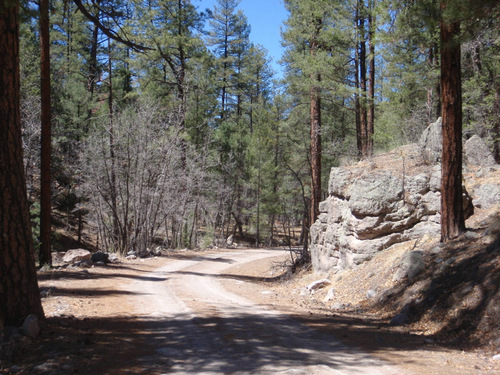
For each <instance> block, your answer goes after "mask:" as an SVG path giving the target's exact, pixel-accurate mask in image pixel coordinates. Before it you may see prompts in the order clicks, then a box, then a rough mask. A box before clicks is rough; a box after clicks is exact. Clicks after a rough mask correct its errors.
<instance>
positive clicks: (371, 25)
mask: <svg viewBox="0 0 500 375" xmlns="http://www.w3.org/2000/svg"><path fill="white" fill-rule="evenodd" d="M368 12H369V13H368V45H369V57H368V65H369V67H370V73H369V80H368V83H369V86H368V119H367V127H366V156H367V157H371V156H373V134H374V132H375V38H374V34H375V15H374V14H373V13H374V0H370V2H369V8H368Z"/></svg>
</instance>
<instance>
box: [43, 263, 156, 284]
mask: <svg viewBox="0 0 500 375" xmlns="http://www.w3.org/2000/svg"><path fill="white" fill-rule="evenodd" d="M106 267H107V268H112V269H113V270H123V273H116V272H114V273H100V272H91V271H90V272H89V271H88V270H87V269H77V270H74V271H72V270H71V269H63V270H57V271H51V272H40V273H38V280H39V281H45V280H64V279H67V280H97V279H115V278H124V279H133V280H140V281H158V282H161V281H165V280H166V278H164V277H157V276H137V274H138V273H144V274H146V275H151V271H150V270H141V269H138V268H134V267H132V266H123V265H116V264H110V265H108V266H106ZM126 272H130V274H128V273H126Z"/></svg>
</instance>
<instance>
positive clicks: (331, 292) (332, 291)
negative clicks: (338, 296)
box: [323, 287, 335, 302]
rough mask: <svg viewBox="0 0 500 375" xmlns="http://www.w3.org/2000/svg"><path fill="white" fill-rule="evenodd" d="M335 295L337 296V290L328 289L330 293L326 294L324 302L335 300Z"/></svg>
mask: <svg viewBox="0 0 500 375" xmlns="http://www.w3.org/2000/svg"><path fill="white" fill-rule="evenodd" d="M334 295H335V288H334V287H331V288H330V289H328V292H327V293H326V296H325V298H324V299H323V302H328V301H331V300H332V299H333V296H334Z"/></svg>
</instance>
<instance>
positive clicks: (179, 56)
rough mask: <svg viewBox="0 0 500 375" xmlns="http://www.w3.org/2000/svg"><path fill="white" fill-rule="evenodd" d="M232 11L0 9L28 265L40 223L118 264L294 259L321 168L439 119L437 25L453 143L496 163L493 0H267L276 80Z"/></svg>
mask: <svg viewBox="0 0 500 375" xmlns="http://www.w3.org/2000/svg"><path fill="white" fill-rule="evenodd" d="M239 2H240V1H239V0H217V2H216V5H215V6H214V7H213V9H199V8H198V7H197V4H196V1H190V0H151V1H147V2H143V1H136V0H130V1H124V0H120V1H108V0H73V1H71V0H52V1H50V2H49V1H48V0H39V1H38V2H31V1H24V0H23V1H21V3H20V4H18V5H20V6H19V8H18V9H17V7H16V6H15V5H16V3H17V2H15V1H5V0H2V2H1V3H0V4H1V6H0V11H1V13H2V17H0V18H1V19H0V25H1V26H2V29H0V30H1V31H2V36H1V38H2V39H4V40H5V41H4V43H3V44H2V46H1V48H0V54H4V55H5V56H6V54H5V51H6V50H7V49H9V48H10V47H9V46H10V45H9V43H7V39H9V35H10V34H8V31H9V30H12V27H14V26H12V25H13V24H12V22H14V25H17V26H18V32H19V39H18V41H19V46H18V47H19V87H20V93H19V98H17V99H18V102H19V105H18V107H19V108H18V110H19V111H20V119H19V121H20V124H21V130H22V149H23V155H24V156H23V167H22V171H19V170H18V171H17V172H11V171H8V170H5V171H4V172H3V173H2V174H3V176H2V178H4V179H8V181H11V175H12V174H16V173H18V172H19V174H20V175H23V174H24V176H25V181H24V183H25V184H26V192H27V197H28V206H29V207H28V208H29V213H30V218H29V221H30V222H31V227H32V233H30V235H31V236H32V241H33V242H34V253H35V254H37V258H39V262H40V264H42V263H47V262H50V252H51V251H53V250H57V249H56V248H54V247H52V245H51V244H53V243H54V242H56V238H55V236H56V234H55V233H53V232H52V231H51V228H53V224H54V221H55V220H57V222H58V224H59V225H62V226H65V227H66V228H67V230H68V231H69V232H71V233H72V235H74V236H75V238H77V239H78V242H82V243H83V242H85V243H90V244H92V245H93V246H94V247H95V248H96V249H102V250H104V251H115V252H119V253H122V254H126V253H127V252H129V251H134V252H137V253H144V252H148V251H151V249H153V248H156V247H161V248H173V249H175V248H205V247H210V246H214V245H221V244H223V243H225V241H226V239H227V238H228V237H229V236H231V235H232V236H234V238H235V240H236V239H237V240H238V241H246V242H248V243H251V244H254V245H256V246H259V245H268V246H273V245H287V246H291V245H304V244H306V243H307V237H308V228H309V226H310V225H311V224H312V222H313V221H314V220H315V218H316V217H317V207H318V204H319V202H320V201H322V200H323V198H324V194H325V192H324V191H325V188H326V186H327V184H328V171H329V169H330V168H331V167H333V166H338V165H339V164H341V163H343V162H348V161H349V160H359V159H360V158H367V157H370V156H371V155H373V154H374V153H377V152H380V151H384V150H389V149H391V148H393V147H395V146H399V145H403V144H407V143H411V142H414V141H415V140H416V139H417V138H418V136H419V135H420V134H421V132H422V131H423V129H425V127H426V126H427V125H428V124H429V123H431V122H434V121H435V120H436V119H437V118H438V117H440V116H441V115H442V113H441V112H442V108H443V106H442V104H443V103H442V98H443V96H442V93H441V87H442V86H441V84H442V82H441V78H442V74H441V64H442V61H443V60H442V59H441V57H442V56H441V52H442V50H443V32H442V30H441V34H440V23H441V24H442V23H443V22H444V23H445V24H449V25H452V26H454V27H455V29H453V28H452V29H453V30H452V34H453V35H452V38H451V39H450V41H449V43H450V44H453V45H457V46H459V49H458V52H459V54H458V55H455V57H456V59H455V60H453V59H452V60H451V62H450V63H451V64H452V65H454V66H457V65H458V68H459V70H458V71H459V73H460V74H459V78H460V79H461V88H462V94H461V95H462V97H461V100H462V106H461V116H462V119H461V123H460V126H459V129H460V131H462V129H463V133H464V134H477V135H479V136H481V137H482V138H483V139H485V140H486V142H487V143H488V145H489V146H490V148H491V150H492V151H493V153H494V155H495V157H496V159H497V161H498V160H499V158H500V148H499V142H498V141H499V139H500V78H499V77H500V75H499V74H500V60H499V59H498V56H499V49H500V37H499V30H500V29H499V19H500V18H499V14H498V6H497V5H496V2H495V1H487V0H481V1H470V0H454V1H451V0H450V1H441V2H438V1H436V0H422V1H405V2H400V1H394V0H338V1H333V0H314V1H313V0H284V4H285V7H286V9H287V10H288V19H287V20H286V21H285V23H284V25H283V26H282V44H283V46H284V47H285V52H284V55H283V56H282V59H281V61H280V64H281V65H282V66H283V67H284V75H283V77H279V78H278V77H277V75H276V72H273V70H272V68H271V64H270V58H269V57H268V53H267V51H266V50H265V48H264V47H263V46H261V45H258V44H254V43H253V42H252V41H251V39H250V30H251V25H250V24H249V23H248V21H247V18H246V16H245V14H244V13H243V12H242V11H241V10H238V5H239ZM11 4H14V6H13V5H11ZM11 8H16V10H15V11H11ZM9 12H11V13H12V14H14V13H16V17H17V18H15V20H14V21H12V18H9V14H10V13H9ZM443 19H444V20H445V21H443ZM457 25H458V28H457ZM9 27H11V29H9ZM14 28H15V27H14ZM5 30H7V32H6V31H5ZM457 56H458V57H457ZM2 63H5V61H2ZM6 66H7V65H6ZM6 71H7V73H5V72H3V75H2V80H3V81H2V86H1V88H2V92H3V94H2V95H5V98H8V97H9V96H8V95H7V93H8V92H9V91H8V81H9V80H8V79H7V78H6V77H10V75H9V74H10V73H9V70H8V69H6ZM13 71H15V68H12V70H10V72H13ZM459 83H460V81H459ZM8 102H9V103H10V102H11V100H10V99H9V100H7V99H6V101H5V100H4V101H2V106H4V107H3V108H7V106H8V105H11V104H9V103H8ZM5 103H7V104H5ZM13 103H14V102H13ZM14 104H15V103H14ZM15 110H16V109H15V108H14V111H15ZM4 113H7V112H4ZM1 121H2V132H4V129H3V128H6V125H4V119H1ZM5 121H7V120H5ZM2 134H3V135H2V137H3V136H4V135H5V134H7V133H2ZM4 139H7V137H5V138H4ZM16 152H17V151H16ZM10 156H11V154H9V156H8V157H10ZM3 157H4V156H2V158H3ZM8 157H7V156H5V158H8ZM2 160H4V159H2ZM2 163H3V161H2ZM2 169H3V164H2ZM5 176H7V177H5ZM5 181H7V180H5ZM2 183H4V181H2ZM5 184H7V183H6V182H5ZM16 184H23V181H21V182H19V181H18V182H16ZM16 186H17V185H16ZM5 199H6V200H7V198H5ZM0 220H1V221H2V222H4V221H5V220H10V219H6V218H5V217H4V218H2V219H0ZM51 221H52V223H51ZM19 225H22V224H19ZM47 254H48V255H47ZM7 263H8V262H7Z"/></svg>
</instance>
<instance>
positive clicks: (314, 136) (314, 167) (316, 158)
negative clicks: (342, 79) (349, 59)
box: [310, 74, 321, 224]
mask: <svg viewBox="0 0 500 375" xmlns="http://www.w3.org/2000/svg"><path fill="white" fill-rule="evenodd" d="M315 80H316V82H319V80H320V76H319V74H318V75H316V78H315ZM319 91H320V89H319V87H318V86H313V87H311V176H312V183H311V190H312V191H311V219H310V223H311V224H313V223H314V222H315V221H316V219H317V218H318V216H319V203H320V202H321V99H320V94H319Z"/></svg>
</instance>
